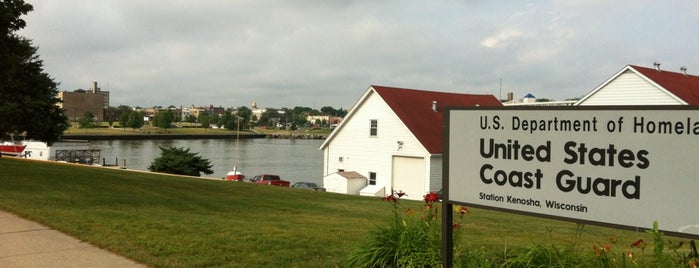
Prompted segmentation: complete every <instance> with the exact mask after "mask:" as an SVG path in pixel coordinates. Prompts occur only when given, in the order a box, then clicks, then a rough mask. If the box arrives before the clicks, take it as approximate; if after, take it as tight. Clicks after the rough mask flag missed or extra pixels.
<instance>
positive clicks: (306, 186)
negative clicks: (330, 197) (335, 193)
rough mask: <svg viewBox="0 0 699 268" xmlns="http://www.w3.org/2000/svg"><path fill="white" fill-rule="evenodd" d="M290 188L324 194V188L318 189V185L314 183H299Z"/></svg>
mask: <svg viewBox="0 0 699 268" xmlns="http://www.w3.org/2000/svg"><path fill="white" fill-rule="evenodd" d="M291 188H297V189H307V190H313V191H321V192H325V188H323V187H318V185H317V184H316V183H315V182H305V181H300V182H297V183H294V184H293V185H291Z"/></svg>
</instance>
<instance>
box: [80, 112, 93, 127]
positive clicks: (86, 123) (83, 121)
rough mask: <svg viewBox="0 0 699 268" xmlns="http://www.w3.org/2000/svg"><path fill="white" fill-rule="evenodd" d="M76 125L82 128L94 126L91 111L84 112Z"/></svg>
mask: <svg viewBox="0 0 699 268" xmlns="http://www.w3.org/2000/svg"><path fill="white" fill-rule="evenodd" d="M78 126H80V128H84V129H88V128H93V127H95V116H94V115H93V114H92V113H91V112H85V114H84V115H83V117H81V118H80V119H79V120H78Z"/></svg>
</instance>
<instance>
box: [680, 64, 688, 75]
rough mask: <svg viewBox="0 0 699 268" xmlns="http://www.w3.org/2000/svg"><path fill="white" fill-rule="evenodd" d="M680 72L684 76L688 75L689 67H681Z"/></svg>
mask: <svg viewBox="0 0 699 268" xmlns="http://www.w3.org/2000/svg"><path fill="white" fill-rule="evenodd" d="M680 71H682V74H684V75H687V66H682V67H680Z"/></svg>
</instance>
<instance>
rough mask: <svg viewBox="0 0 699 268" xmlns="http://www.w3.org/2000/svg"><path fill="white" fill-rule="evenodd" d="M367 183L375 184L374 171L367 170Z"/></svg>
mask: <svg viewBox="0 0 699 268" xmlns="http://www.w3.org/2000/svg"><path fill="white" fill-rule="evenodd" d="M369 185H376V172H369Z"/></svg>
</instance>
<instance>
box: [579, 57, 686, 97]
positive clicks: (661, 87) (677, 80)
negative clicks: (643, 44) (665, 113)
mask: <svg viewBox="0 0 699 268" xmlns="http://www.w3.org/2000/svg"><path fill="white" fill-rule="evenodd" d="M654 65H655V68H646V67H641V66H635V65H627V66H626V67H624V68H623V69H621V70H620V71H619V72H617V73H616V74H614V75H612V77H610V78H609V79H607V81H605V82H604V83H602V84H601V85H600V86H598V87H597V88H595V89H594V90H592V91H591V92H590V93H588V94H587V95H585V96H584V97H583V98H582V99H580V100H579V101H578V102H577V103H576V104H575V105H699V76H696V75H689V74H687V68H685V67H683V68H680V71H681V73H677V72H670V71H667V70H663V69H660V63H657V62H656V63H655V64H654Z"/></svg>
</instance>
